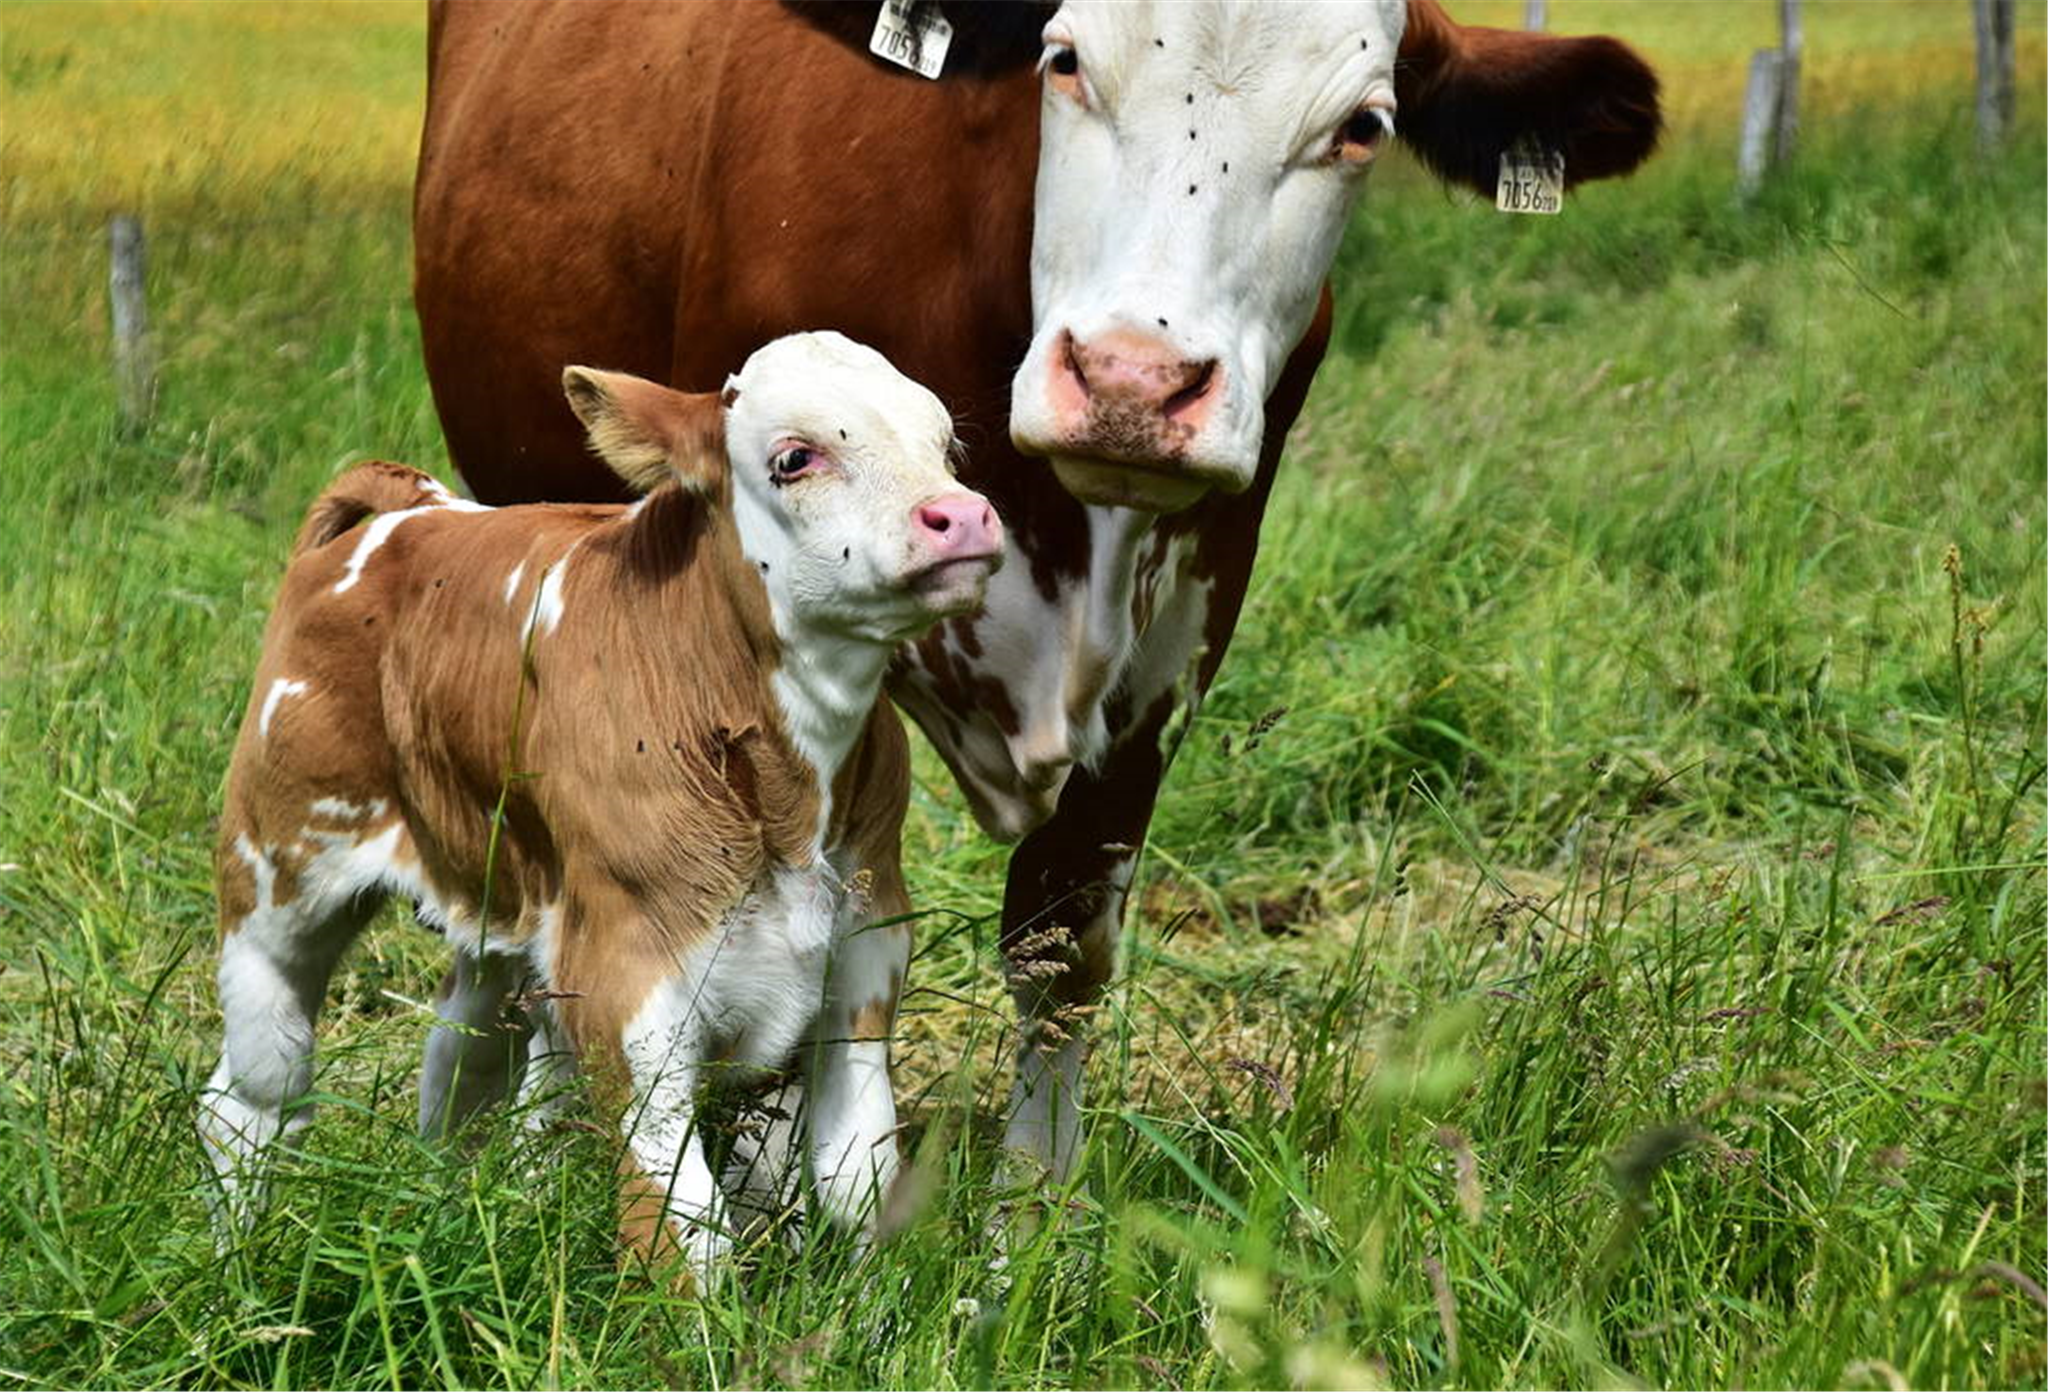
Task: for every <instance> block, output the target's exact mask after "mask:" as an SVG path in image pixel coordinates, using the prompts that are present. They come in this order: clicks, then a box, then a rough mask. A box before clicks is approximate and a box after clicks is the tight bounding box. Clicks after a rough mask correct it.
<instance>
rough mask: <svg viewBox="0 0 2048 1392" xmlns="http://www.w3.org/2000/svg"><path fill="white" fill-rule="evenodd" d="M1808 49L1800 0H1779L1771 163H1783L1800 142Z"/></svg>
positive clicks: (1790, 156) (1789, 157) (1788, 158)
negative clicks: (1801, 90) (1802, 65)
mask: <svg viewBox="0 0 2048 1392" xmlns="http://www.w3.org/2000/svg"><path fill="white" fill-rule="evenodd" d="M1805 53H1806V27H1805V25H1804V24H1803V23H1802V22H1801V19H1800V14H1799V0H1778V111H1777V131H1776V133H1775V135H1774V136H1773V137H1772V140H1771V163H1772V164H1784V163H1786V162H1787V161H1789V160H1790V159H1791V158H1792V154H1793V151H1794V150H1796V149H1797V148H1798V146H1799V64H1800V59H1801V58H1802V57H1804V56H1805Z"/></svg>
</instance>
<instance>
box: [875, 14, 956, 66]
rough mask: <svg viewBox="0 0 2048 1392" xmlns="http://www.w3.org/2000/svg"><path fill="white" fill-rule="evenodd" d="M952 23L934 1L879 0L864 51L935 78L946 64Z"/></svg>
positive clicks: (950, 44)
mask: <svg viewBox="0 0 2048 1392" xmlns="http://www.w3.org/2000/svg"><path fill="white" fill-rule="evenodd" d="M952 43H953V26H952V25H951V24H949V23H947V21H946V17H945V16H944V15H942V14H940V13H939V7H938V5H937V3H936V0H882V9H881V12H880V13H879V14H877V15H876V16H875V32H874V33H873V34H872V35H870V36H869V38H868V52H870V53H872V54H874V55H875V56H876V57H877V58H880V59H883V60H884V61H886V62H890V63H894V64H895V65H896V66H897V67H899V68H908V69H910V70H911V71H912V72H914V73H917V74H918V75H919V76H922V77H929V78H933V79H936V78H937V77H938V75H939V70H940V69H941V68H943V67H945V65H946V50H947V49H948V48H949V47H951V46H952Z"/></svg>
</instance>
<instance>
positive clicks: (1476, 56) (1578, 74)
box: [1394, 0, 1663, 195]
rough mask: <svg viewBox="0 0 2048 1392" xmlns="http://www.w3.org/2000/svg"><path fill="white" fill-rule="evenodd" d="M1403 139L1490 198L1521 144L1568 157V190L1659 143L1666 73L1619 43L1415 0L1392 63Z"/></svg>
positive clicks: (1635, 161) (1622, 167)
mask: <svg viewBox="0 0 2048 1392" xmlns="http://www.w3.org/2000/svg"><path fill="white" fill-rule="evenodd" d="M1394 97H1395V100H1396V102H1397V103H1398V104H1399V114H1398V115H1397V116H1396V118H1395V125H1396V128H1397V129H1398V130H1399V132H1400V135H1401V139H1402V140H1403V141H1404V142H1405V143H1406V144H1407V145H1409V146H1410V147H1411V148H1412V149H1413V150H1414V151H1415V153H1416V154H1417V155H1419V156H1420V157H1421V158H1422V162H1423V163H1424V164H1427V165H1428V166H1429V167H1430V168H1431V169H1433V170H1435V171H1436V173H1437V174H1438V175H1440V176H1441V177H1443V178H1445V179H1448V180H1450V181H1451V182H1453V183H1459V184H1465V185H1467V186H1469V187H1471V188H1475V189H1477V190H1479V192H1481V193H1484V194H1488V195H1491V194H1492V193H1493V192H1494V190H1495V187H1496V185H1497V181H1498V179H1499V177H1500V157H1501V154H1502V153H1503V152H1504V151H1505V150H1507V149H1508V148H1509V147H1510V146H1512V145H1514V144H1515V143H1517V142H1518V141H1524V140H1526V141H1528V142H1530V143H1531V144H1533V145H1535V146H1537V147H1540V148H1542V149H1546V150H1550V151H1556V152H1559V153H1562V154H1563V155H1564V177H1565V183H1566V184H1567V185H1571V184H1578V183H1584V182H1585V181H1586V180H1588V179H1607V178H1612V177H1613V176H1614V175H1617V174H1626V173H1628V172H1629V171H1630V170H1632V169H1634V168H1635V167H1636V166H1637V165H1639V164H1641V163H1642V162H1643V161H1644V160H1645V159H1647V158H1649V155H1650V152H1651V151H1652V150H1654V149H1655V148H1656V146H1657V135H1658V132H1659V131H1660V130H1661V129H1662V127H1663V118H1662V116H1661V115H1660V114H1659V112H1658V109H1657V74H1656V73H1655V72H1653V71H1651V69H1650V65H1649V64H1648V63H1645V62H1644V61H1643V60H1642V59H1641V58H1640V57H1639V56H1637V54H1636V51H1635V50H1634V49H1632V48H1630V47H1629V46H1628V45H1627V44H1625V43H1622V42H1621V41H1620V40H1618V39H1610V38H1605V37H1601V36H1594V37H1590V38H1568V37H1564V36H1561V35H1556V34H1532V33H1525V32H1523V31H1521V30H1515V29H1483V28H1479V27H1477V26H1468V25H1462V24H1459V23H1458V22H1457V21H1455V20H1453V19H1452V18H1451V17H1450V16H1449V15H1446V14H1445V13H1444V12H1443V8H1442V7H1441V6H1440V5H1438V4H1437V0H1408V27H1407V29H1406V30H1405V31H1404V32H1403V33H1402V36H1401V55H1400V61H1399V62H1398V63H1396V64H1395V66H1394Z"/></svg>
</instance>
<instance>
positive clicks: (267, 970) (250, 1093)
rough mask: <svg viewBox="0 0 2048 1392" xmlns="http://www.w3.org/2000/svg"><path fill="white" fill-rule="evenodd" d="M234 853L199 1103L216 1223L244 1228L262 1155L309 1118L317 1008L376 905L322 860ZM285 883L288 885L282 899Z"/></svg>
mask: <svg viewBox="0 0 2048 1392" xmlns="http://www.w3.org/2000/svg"><path fill="white" fill-rule="evenodd" d="M232 853H233V854H234V855H235V857H236V858H237V859H238V860H239V861H240V866H239V867H237V868H236V869H235V871H234V882H233V884H232V885H231V884H230V882H229V876H228V875H227V874H225V873H224V875H223V882H222V888H221V902H222V906H223V911H224V914H225V915H227V916H228V919H229V921H228V923H227V925H226V932H225V934H224V936H223V937H222V939H221V949H220V967H219V971H218V973H217V982H218V986H219V990H220V1004H221V1020H222V1026H223V1038H222V1041H221V1056H220V1062H219V1064H218V1065H217V1066H216V1067H215V1068H214V1070H213V1076H212V1077H211V1078H210V1079H208V1081H207V1085H206V1089H205V1091H204V1092H203V1093H201V1095H200V1099H199V1134H200V1139H201V1142H202V1144H203V1146H204V1148H205V1151H206V1155H207V1159H208V1160H209V1161H210V1162H211V1163H212V1166H213V1171H214V1177H215V1180H216V1188H215V1191H214V1193H213V1194H212V1195H211V1196H210V1198H211V1201H212V1204H213V1209H214V1218H215V1221H216V1224H217V1225H220V1226H222V1227H224V1228H230V1229H232V1228H239V1227H243V1226H246V1225H247V1223H248V1222H249V1221H250V1219H251V1218H253V1216H254V1215H255V1213H256V1212H257V1210H258V1209H259V1208H260V1206H261V1203H262V1183H261V1178H260V1175H259V1174H258V1173H257V1170H258V1167H259V1165H260V1161H261V1157H262V1154H263V1152H264V1151H265V1150H266V1149H267V1148H268V1147H269V1146H271V1145H272V1144H274V1143H275V1142H276V1141H277V1140H279V1139H280V1138H281V1137H288V1136H290V1135H292V1134H293V1133H295V1132H297V1131H299V1130H302V1129H303V1128H304V1127H305V1126H306V1125H307V1124H308V1123H309V1122H310V1121H311V1120H312V1108H311V1107H310V1106H309V1105H306V1104H305V1103H303V1102H302V1101H301V1099H302V1098H303V1097H304V1096H305V1094H306V1093H307V1092H308V1091H309V1090H310V1089H311V1087H312V1085H313V1032H314V1028H315V1025H316V1024H317V1022H318V1020H319V1017H320V1004H321V1000H322V998H323V997H324V996H325V995H326V993H327V982H328V978H329V977H331V976H332V975H333V973H334V966H335V963H337V962H338V961H340V960H341V954H342V953H343V951H345V950H346V949H347V947H348V945H349V943H350V942H352V941H354V939H355V937H356V934H357V933H359V932H361V931H362V927H363V925H364V924H365V923H367V922H368V921H369V919H370V917H371V915H372V914H373V913H375V911H376V908H377V904H378V902H379V901H380V899H381V896H380V895H377V894H375V893H372V892H368V891H367V888H366V886H365V885H364V884H363V882H362V881H361V880H359V879H354V878H353V877H348V878H343V877H338V876H334V875H332V874H331V873H323V872H326V871H328V870H330V867H328V866H324V865H322V864H320V863H319V862H317V861H315V862H313V863H304V862H300V863H294V864H290V865H287V866H283V867H280V865H279V863H278V861H277V858H276V857H275V856H274V854H272V853H271V852H269V851H266V850H263V849H259V848H258V847H257V846H256V845H255V844H254V843H253V842H252V841H251V840H250V838H249V837H247V836H241V837H238V838H237V840H236V842H235V844H234V847H233V850H232ZM223 859H224V864H225V857H224V858H223ZM281 869H282V870H283V871H284V873H283V874H282V875H281V874H280V870H281ZM242 871H246V872H247V875H248V877H249V880H250V888H248V889H244V888H243V887H242V886H241V884H240V874H241V872H242ZM281 884H282V885H284V886H289V890H288V891H286V892H285V893H284V894H282V895H281Z"/></svg>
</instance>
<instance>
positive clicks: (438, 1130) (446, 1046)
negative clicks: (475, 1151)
mask: <svg viewBox="0 0 2048 1392" xmlns="http://www.w3.org/2000/svg"><path fill="white" fill-rule="evenodd" d="M526 973H527V964H526V959H525V957H524V956H523V955H520V956H514V955H512V954H510V953H503V952H485V953H483V954H482V955H481V956H479V955H478V954H476V953H474V952H470V951H468V950H467V949H465V948H457V949H456V952H455V960H454V962H453V963H451V964H450V965H449V968H448V973H447V975H446V976H444V977H442V979H441V992H440V997H439V999H438V1000H436V1001H435V1003H434V1014H435V1016H436V1017H437V1020H436V1023H435V1025H434V1028H433V1030H432V1031H431V1032H430V1033H429V1034H428V1035H427V1047H426V1052H425V1055H424V1056H423V1058H422V1059H421V1062H420V1134H421V1135H422V1136H426V1137H429V1138H435V1137H440V1136H445V1135H447V1134H448V1133H449V1132H451V1131H455V1130H458V1129H459V1128H460V1127H461V1126H462V1125H463V1124H464V1123H465V1122H467V1121H468V1120H469V1119H470V1118H472V1117H474V1116H475V1115H476V1114H477V1113H478V1112H481V1111H483V1110H484V1109H485V1108H487V1107H490V1106H492V1105H493V1104H495V1103H497V1102H499V1101H501V1100H503V1099H504V1098H505V1096H506V1095H507V1094H508V1093H509V1092H510V1090H511V1089H512V1087H513V1086H514V1084H515V1083H516V1082H518V1081H519V1077H520V1074H521V1073H522V1072H523V1068H522V1063H523V1061H524V1055H525V1053H526V1051H527V1044H528V1038H529V1036H530V1034H531V1033H532V1029H531V1025H530V1024H529V1023H528V1021H527V1020H526V1016H525V1012H524V1011H523V1010H521V1009H519V1008H518V1007H517V1006H516V1005H511V1003H510V1000H509V998H510V997H511V995H512V993H513V992H514V991H516V990H518V988H519V986H520V985H521V983H522V982H524V981H525V979H526Z"/></svg>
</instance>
